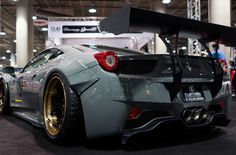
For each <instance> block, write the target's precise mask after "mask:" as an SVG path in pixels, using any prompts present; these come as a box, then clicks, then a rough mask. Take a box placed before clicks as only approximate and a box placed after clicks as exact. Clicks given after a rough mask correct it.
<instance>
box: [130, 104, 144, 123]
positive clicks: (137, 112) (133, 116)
mask: <svg viewBox="0 0 236 155" xmlns="http://www.w3.org/2000/svg"><path fill="white" fill-rule="evenodd" d="M141 112H142V111H141V109H140V108H137V107H133V108H132V109H131V110H130V112H129V120H133V119H137V118H138V117H139V116H140V114H141Z"/></svg>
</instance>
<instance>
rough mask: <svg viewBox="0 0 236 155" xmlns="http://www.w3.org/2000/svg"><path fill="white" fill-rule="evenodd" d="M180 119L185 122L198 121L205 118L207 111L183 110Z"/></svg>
mask: <svg viewBox="0 0 236 155" xmlns="http://www.w3.org/2000/svg"><path fill="white" fill-rule="evenodd" d="M182 117H183V119H184V120H185V121H186V122H189V121H191V120H192V121H198V120H202V119H205V118H207V111H206V109H205V108H197V107H195V108H193V109H192V108H191V109H190V108H188V109H184V110H183V112H182Z"/></svg>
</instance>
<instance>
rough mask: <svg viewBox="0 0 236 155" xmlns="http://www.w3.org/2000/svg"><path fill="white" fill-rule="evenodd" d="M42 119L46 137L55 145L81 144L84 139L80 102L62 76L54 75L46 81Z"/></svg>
mask: <svg viewBox="0 0 236 155" xmlns="http://www.w3.org/2000/svg"><path fill="white" fill-rule="evenodd" d="M43 119H44V128H45V132H46V135H47V137H48V138H49V140H51V141H53V142H55V143H60V144H66V143H74V142H81V140H83V139H84V137H85V129H84V119H83V112H82V106H81V103H80V100H79V98H78V97H77V96H76V95H75V93H74V92H73V91H72V90H71V89H70V86H69V83H68V82H67V80H66V78H65V76H64V75H62V74H59V73H54V74H52V75H51V76H50V78H49V80H48V81H47V84H46V87H45V92H44V102H43Z"/></svg>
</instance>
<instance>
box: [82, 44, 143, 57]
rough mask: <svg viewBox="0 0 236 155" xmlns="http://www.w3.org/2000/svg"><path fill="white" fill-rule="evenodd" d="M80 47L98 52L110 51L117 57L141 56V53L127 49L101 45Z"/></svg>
mask: <svg viewBox="0 0 236 155" xmlns="http://www.w3.org/2000/svg"><path fill="white" fill-rule="evenodd" d="M82 46H84V47H88V48H91V49H94V50H96V51H98V52H103V51H107V50H111V51H113V52H115V53H116V54H118V55H139V54H143V53H141V52H138V51H134V50H131V49H128V48H127V49H126V48H117V47H109V46H103V45H82Z"/></svg>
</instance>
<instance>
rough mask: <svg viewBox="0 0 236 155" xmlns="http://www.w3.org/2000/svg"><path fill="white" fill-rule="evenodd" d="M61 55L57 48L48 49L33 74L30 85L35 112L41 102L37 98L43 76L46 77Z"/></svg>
mask: <svg viewBox="0 0 236 155" xmlns="http://www.w3.org/2000/svg"><path fill="white" fill-rule="evenodd" d="M61 54H63V52H62V51H61V50H59V49H57V48H52V49H49V50H48V51H47V52H46V53H45V55H44V56H43V57H44V58H45V59H44V60H45V61H44V63H43V64H41V66H40V67H38V68H37V70H35V72H34V76H33V77H32V78H31V85H32V94H31V96H32V100H31V101H32V103H34V104H35V106H34V108H35V110H36V111H37V110H38V109H40V105H41V104H40V103H39V102H41V101H42V100H40V98H39V93H40V91H42V90H40V88H41V85H42V81H44V79H45V75H47V72H48V71H50V70H51V68H52V67H53V66H55V63H54V59H55V58H56V57H57V56H59V55H61Z"/></svg>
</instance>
